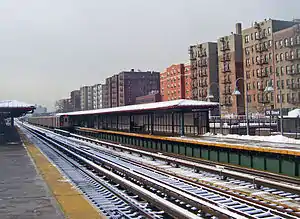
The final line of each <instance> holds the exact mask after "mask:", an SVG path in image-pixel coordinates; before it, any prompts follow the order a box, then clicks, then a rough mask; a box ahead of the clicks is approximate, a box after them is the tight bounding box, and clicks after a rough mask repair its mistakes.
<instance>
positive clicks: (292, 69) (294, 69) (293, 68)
mask: <svg viewBox="0 0 300 219" xmlns="http://www.w3.org/2000/svg"><path fill="white" fill-rule="evenodd" d="M291 72H292V73H293V74H294V73H295V72H296V68H295V65H292V66H291Z"/></svg>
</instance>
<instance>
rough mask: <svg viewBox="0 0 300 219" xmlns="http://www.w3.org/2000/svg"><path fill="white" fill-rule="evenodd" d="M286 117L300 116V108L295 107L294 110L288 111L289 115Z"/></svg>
mask: <svg viewBox="0 0 300 219" xmlns="http://www.w3.org/2000/svg"><path fill="white" fill-rule="evenodd" d="M285 117H288V118H297V117H300V109H294V110H292V111H290V112H289V113H288V116H285Z"/></svg>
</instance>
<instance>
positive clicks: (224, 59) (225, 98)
mask: <svg viewBox="0 0 300 219" xmlns="http://www.w3.org/2000/svg"><path fill="white" fill-rule="evenodd" d="M242 39H243V38H242V25H241V24H240V23H237V24H236V32H235V33H232V34H231V35H228V36H224V37H221V38H219V39H218V60H219V64H218V66H219V88H220V99H219V100H220V104H221V107H222V112H223V113H224V114H235V115H242V114H244V113H245V108H244V100H245V98H244V71H243V43H242ZM235 87H237V88H238V89H239V91H240V92H241V96H233V95H232V93H233V91H234V89H235Z"/></svg>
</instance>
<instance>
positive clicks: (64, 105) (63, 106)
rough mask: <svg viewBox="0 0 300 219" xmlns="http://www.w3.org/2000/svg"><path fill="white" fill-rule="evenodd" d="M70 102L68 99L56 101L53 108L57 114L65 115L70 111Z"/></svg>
mask: <svg viewBox="0 0 300 219" xmlns="http://www.w3.org/2000/svg"><path fill="white" fill-rule="evenodd" d="M70 103H71V101H70V99H68V98H66V99H60V100H58V101H56V103H55V107H56V112H57V113H66V112H70V111H71V104H70Z"/></svg>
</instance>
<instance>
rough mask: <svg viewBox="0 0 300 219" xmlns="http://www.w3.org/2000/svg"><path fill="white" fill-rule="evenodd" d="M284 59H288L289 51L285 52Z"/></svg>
mask: <svg viewBox="0 0 300 219" xmlns="http://www.w3.org/2000/svg"><path fill="white" fill-rule="evenodd" d="M285 60H289V53H288V52H286V53H285Z"/></svg>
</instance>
